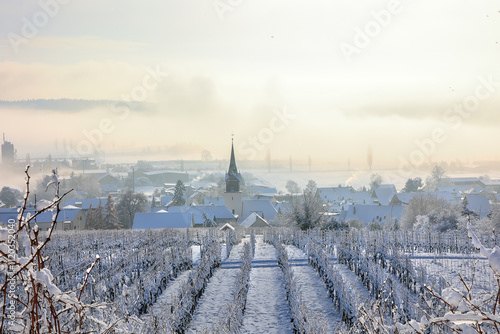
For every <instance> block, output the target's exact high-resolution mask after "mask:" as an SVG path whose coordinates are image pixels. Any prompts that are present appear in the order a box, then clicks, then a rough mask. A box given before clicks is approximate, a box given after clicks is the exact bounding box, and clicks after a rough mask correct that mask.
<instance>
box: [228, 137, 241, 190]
mask: <svg viewBox="0 0 500 334" xmlns="http://www.w3.org/2000/svg"><path fill="white" fill-rule="evenodd" d="M240 179H241V175H240V173H238V169H237V168H236V158H235V157H234V140H232V141H231V161H230V162H229V169H228V171H227V173H226V192H227V193H235V192H239V191H240Z"/></svg>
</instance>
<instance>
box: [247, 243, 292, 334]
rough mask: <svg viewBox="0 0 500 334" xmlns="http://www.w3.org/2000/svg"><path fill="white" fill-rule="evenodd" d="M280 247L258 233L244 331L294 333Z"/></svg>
mask: <svg viewBox="0 0 500 334" xmlns="http://www.w3.org/2000/svg"><path fill="white" fill-rule="evenodd" d="M290 320H291V315H290V309H289V307H288V303H287V301H286V294H285V288H284V285H283V279H282V273H281V269H280V268H279V267H278V260H277V255H276V250H275V248H274V247H273V246H272V245H269V244H267V243H264V242H263V240H262V236H256V247H255V256H254V260H253V261H252V271H251V272H250V288H249V290H248V296H247V304H246V309H245V315H244V317H243V327H242V328H241V332H242V333H293V330H292V326H291V322H290Z"/></svg>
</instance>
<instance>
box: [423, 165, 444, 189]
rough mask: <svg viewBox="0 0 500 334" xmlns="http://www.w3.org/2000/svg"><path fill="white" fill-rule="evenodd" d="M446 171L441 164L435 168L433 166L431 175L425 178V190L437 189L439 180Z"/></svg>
mask: <svg viewBox="0 0 500 334" xmlns="http://www.w3.org/2000/svg"><path fill="white" fill-rule="evenodd" d="M445 173H446V172H445V170H444V169H443V168H442V167H441V166H438V165H436V166H434V168H432V171H431V175H429V176H428V177H427V178H426V179H425V190H427V191H435V190H436V189H437V187H438V184H439V181H441V179H442V178H443V176H444V175H445Z"/></svg>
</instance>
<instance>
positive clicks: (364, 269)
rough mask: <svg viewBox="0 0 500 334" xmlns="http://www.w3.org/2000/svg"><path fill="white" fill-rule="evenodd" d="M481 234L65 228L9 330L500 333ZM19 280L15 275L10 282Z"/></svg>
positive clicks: (22, 296)
mask: <svg viewBox="0 0 500 334" xmlns="http://www.w3.org/2000/svg"><path fill="white" fill-rule="evenodd" d="M470 236H471V237H473V239H472V240H471V239H470V238H469V237H468V236H467V235H464V234H463V233H459V232H456V233H450V234H431V233H423V232H421V233H416V232H413V233H412V232H366V231H364V232H357V231H356V230H353V231H351V232H339V231H337V232H333V231H321V230H310V231H308V232H303V231H299V230H294V229H270V228H266V229H262V230H255V231H254V230H244V229H242V230H236V232H234V231H229V232H221V231H219V230H216V229H188V230H185V229H184V230H176V229H161V230H127V231H86V232H84V231H82V232H78V231H77V232H70V233H68V232H63V233H55V234H53V235H52V236H51V240H50V242H48V243H47V244H46V245H45V247H44V249H43V257H44V259H45V261H44V265H45V268H36V265H35V266H34V267H32V268H31V269H29V271H28V272H27V273H26V275H33V279H32V280H31V282H33V286H30V285H29V284H28V285H22V284H18V285H16V286H13V287H12V289H11V290H9V298H6V296H5V294H4V295H2V296H0V297H1V299H2V301H3V314H4V315H5V316H4V318H3V319H2V328H3V332H2V333H29V332H30V330H29V328H35V330H34V331H33V332H37V333H47V332H61V333H62V332H71V333H76V332H81V333H89V332H93V333H337V332H349V331H351V332H360V333H363V332H364V333H374V332H382V333H405V332H407V333H416V332H417V333H440V332H443V333H448V332H457V331H458V332H464V333H475V332H479V333H489V332H495V333H496V332H498V328H499V327H498V326H499V321H500V317H499V316H498V315H496V314H497V313H498V310H497V306H498V291H499V289H498V283H497V279H498V277H497V276H496V277H495V276H494V273H495V272H497V273H498V268H499V263H500V262H499V261H498V260H497V259H496V258H495V257H496V256H498V252H497V251H498V249H496V248H494V249H495V250H494V251H492V250H491V248H493V247H494V246H495V243H496V241H495V239H494V238H492V236H487V235H484V236H481V235H480V234H479V233H478V236H479V237H478V238H477V239H475V235H474V234H472V233H470ZM3 237H4V236H3V235H2V238H3ZM21 243H22V241H21ZM480 246H483V248H482V250H481V251H478V250H477V249H476V247H480ZM23 251H24V253H23V254H20V255H22V256H25V258H28V257H29V254H31V252H32V251H33V250H32V249H30V247H29V244H26V243H24V250H23ZM19 261H20V262H21V263H22V262H23V260H22V257H21V259H20V260H19ZM26 261H27V260H26ZM490 266H491V268H490ZM23 275H24V274H23ZM6 279H8V276H6V275H5V274H3V273H2V276H1V277H0V281H1V283H2V285H4V284H5V282H6ZM9 284H12V283H9ZM37 285H38V288H37ZM9 289H10V288H9ZM35 292H36V294H38V295H37V296H33V294H34V293H35ZM12 296H15V299H14V302H11V301H10V300H12V299H11V298H12ZM33 298H41V299H43V300H45V302H39V303H31V301H32V300H33ZM49 301H50V302H49ZM11 305H13V309H12V312H11V311H10V310H11V309H9V307H11ZM32 305H38V307H40V305H41V306H43V305H45V306H46V307H47V308H46V309H43V308H32ZM33 321H36V323H34V322H33Z"/></svg>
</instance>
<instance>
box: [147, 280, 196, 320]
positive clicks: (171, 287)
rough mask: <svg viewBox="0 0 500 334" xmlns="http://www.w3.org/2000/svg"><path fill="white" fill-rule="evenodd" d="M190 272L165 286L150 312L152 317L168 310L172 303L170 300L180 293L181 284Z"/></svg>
mask: <svg viewBox="0 0 500 334" xmlns="http://www.w3.org/2000/svg"><path fill="white" fill-rule="evenodd" d="M190 273H191V270H186V271H184V272H183V273H182V274H180V275H179V276H177V277H176V278H175V279H173V280H171V281H170V282H168V284H167V288H166V289H165V290H164V291H163V292H162V294H161V295H160V297H159V298H158V300H157V301H156V303H155V304H154V305H153V308H152V311H151V312H150V313H151V314H153V315H157V314H160V313H164V312H165V310H166V309H169V310H170V305H171V303H172V298H173V297H175V295H176V294H177V293H178V292H179V291H180V289H181V284H182V282H184V281H186V280H187V279H188V277H189V274H190Z"/></svg>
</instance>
